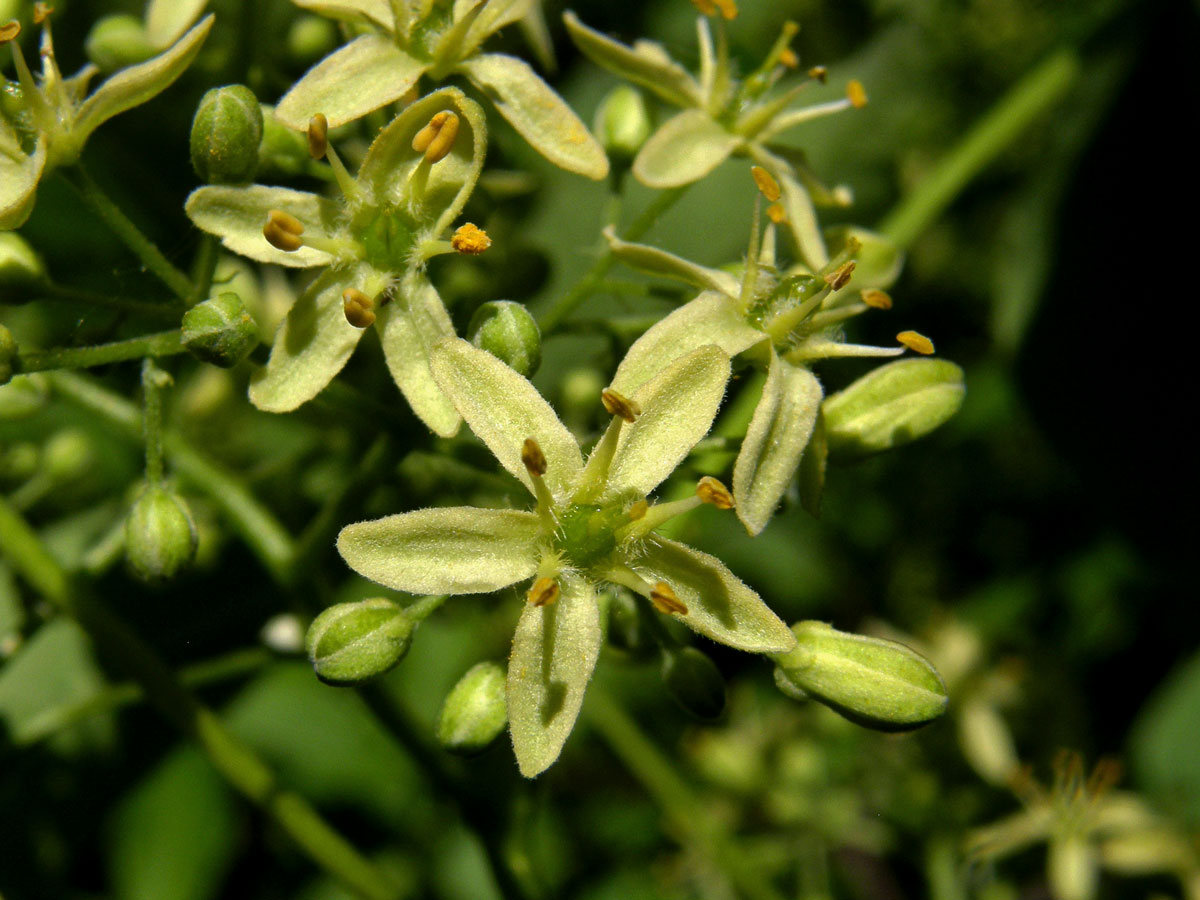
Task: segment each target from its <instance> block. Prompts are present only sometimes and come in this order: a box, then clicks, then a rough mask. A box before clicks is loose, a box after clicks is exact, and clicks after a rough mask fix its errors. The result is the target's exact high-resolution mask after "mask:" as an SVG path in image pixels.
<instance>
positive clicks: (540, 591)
mask: <svg viewBox="0 0 1200 900" xmlns="http://www.w3.org/2000/svg"><path fill="white" fill-rule="evenodd" d="M560 593H562V591H560V590H559V588H558V582H557V581H555V580H554V579H553V578H539V579H538V580H537V581H535V582H534V583H533V585H532V586H531V587H530V588H529V593H527V594H526V595H525V597H526V599H527V600H528V601H529V602H530V603H531V604H532V605H534V606H549V605H550V604H551V603H553V602H554V601H555V600H557V599H558V595H559V594H560Z"/></svg>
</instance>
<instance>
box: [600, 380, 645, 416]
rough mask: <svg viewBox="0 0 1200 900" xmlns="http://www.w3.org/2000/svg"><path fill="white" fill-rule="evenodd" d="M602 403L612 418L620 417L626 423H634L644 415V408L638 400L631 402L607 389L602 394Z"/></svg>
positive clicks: (622, 395)
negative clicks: (639, 404)
mask: <svg viewBox="0 0 1200 900" xmlns="http://www.w3.org/2000/svg"><path fill="white" fill-rule="evenodd" d="M600 402H601V403H603V404H604V409H605V410H606V411H607V412H608V414H609V415H610V416H620V417H621V418H622V419H624V420H625V421H626V422H632V421H633V420H634V419H636V418H637V417H638V416H640V415H641V414H642V408H641V407H640V406H638V404H637V401H636V400H630V399H629V398H628V397H626V396H625V395H624V394H620V393H618V392H617V391H614V390H613V389H612V388H605V389H604V390H602V391H601V392H600Z"/></svg>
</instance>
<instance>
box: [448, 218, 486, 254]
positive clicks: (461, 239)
mask: <svg viewBox="0 0 1200 900" xmlns="http://www.w3.org/2000/svg"><path fill="white" fill-rule="evenodd" d="M450 246H451V247H453V248H454V252H455V253H463V254H466V255H467V256H478V255H479V254H480V253H482V252H483V251H484V250H486V249H487V248H488V247H490V246H492V239H491V238H490V237H488V235H487V232H486V231H484V230H483V229H482V228H480V227H478V226H477V225H472V224H471V223H470V222H468V223H467V224H466V225H462V226H460V227H459V228H458V229H456V230H455V232H454V235H453V237H451V238H450Z"/></svg>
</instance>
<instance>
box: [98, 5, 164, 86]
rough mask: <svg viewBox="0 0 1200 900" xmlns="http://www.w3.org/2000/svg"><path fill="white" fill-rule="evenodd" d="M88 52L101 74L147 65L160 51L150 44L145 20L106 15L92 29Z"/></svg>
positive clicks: (129, 16) (135, 17)
mask: <svg viewBox="0 0 1200 900" xmlns="http://www.w3.org/2000/svg"><path fill="white" fill-rule="evenodd" d="M84 52H86V53H87V57H88V59H90V60H91V61H92V62H93V63H95V64H96V65H97V66H98V67H99V69H100V71H102V72H112V71H115V70H116V69H123V68H125V67H126V66H132V65H136V64H137V63H140V62H145V61H146V60H148V59H149V58H150V57H152V56H153V55H154V54H155V53H156V52H158V51H157V50H155V48H154V46H153V45H152V44H151V43H150V38H149V37H148V36H147V34H146V26H145V25H143V24H142V20H141V19H139V18H138V17H137V16H131V15H127V14H121V15H115V16H105V17H104V18H102V19H99V20H98V21H97V22H96V24H95V25H93V26H92V30H91V32H89V34H88V36H87V42H86V43H85V44H84Z"/></svg>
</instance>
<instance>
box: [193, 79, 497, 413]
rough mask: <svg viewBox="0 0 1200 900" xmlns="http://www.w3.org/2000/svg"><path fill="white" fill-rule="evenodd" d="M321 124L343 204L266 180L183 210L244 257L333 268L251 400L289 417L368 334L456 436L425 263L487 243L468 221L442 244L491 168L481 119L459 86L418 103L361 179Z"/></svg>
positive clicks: (448, 327) (215, 189)
mask: <svg viewBox="0 0 1200 900" xmlns="http://www.w3.org/2000/svg"><path fill="white" fill-rule="evenodd" d="M317 121H318V125H314V127H313V128H312V129H311V130H310V133H309V139H310V145H311V146H312V148H313V149H314V150H316V151H319V152H318V153H317V155H327V156H328V158H329V161H330V163H331V165H332V166H333V168H334V172H335V174H336V175H337V182H338V187H339V189H340V191H341V194H342V196H341V198H340V201H335V200H330V199H327V198H325V197H320V196H318V195H316V194H310V193H306V192H304V191H295V190H290V189H287V188H281V187H266V186H264V185H258V184H255V185H249V186H244V187H228V186H215V185H210V186H207V187H202V188H199V189H198V190H196V191H195V192H193V193H192V195H191V196H190V197H189V198H188V201H187V213H188V215H189V216H190V217H191V219H192V221H193V222H195V223H196V224H197V225H198V226H200V228H202V229H204V230H205V231H208V232H210V233H212V234H215V235H218V236H219V237H220V238H221V240H222V242H223V243H224V245H225V246H226V247H228V248H229V249H231V250H233V251H234V252H236V253H240V254H242V255H243V256H248V257H250V258H251V259H255V260H258V261H259V262H266V263H279V264H281V265H285V266H297V267H302V266H325V267H327V268H326V271H325V272H324V273H323V274H322V275H321V276H320V277H318V278H317V279H316V280H315V281H314V282H313V283H312V284H311V285H310V286H309V287H308V289H307V290H306V291H305V292H304V293H303V294H302V295H301V296H300V298H299V299H298V300H297V301H296V304H295V305H294V306H293V307H292V310H291V312H289V313H288V317H287V319H286V320H285V321H284V323H283V325H282V326H280V329H279V331H278V332H277V333H276V335H275V343H274V346H273V347H272V350H271V358H270V360H269V361H268V363H267V365H266V368H264V369H263V370H262V371H260V372H259V373H258V375H257V376H256V378H255V379H254V381H253V382H252V383H251V385H250V400H251V401H252V402H253V403H254V405H255V406H257V407H258V408H259V409H263V410H267V411H270V412H287V411H289V410H292V409H295V408H296V407H298V406H300V405H301V404H302V403H305V402H307V401H308V400H310V399H312V398H313V397H315V396H316V395H317V394H318V393H319V392H320V391H321V389H322V388H324V387H325V386H326V385H327V384H328V383H329V382H330V381H331V380H332V379H333V377H334V376H335V375H336V374H337V373H338V372H339V371H341V369H342V367H343V366H344V365H345V364H346V361H347V360H348V359H349V358H350V354H351V353H352V352H353V351H354V348H355V346H357V344H358V342H359V340H360V339H361V338H362V335H363V333H364V331H365V330H366V328H367V327H369V326H371V325H374V326H375V327H376V328H377V329H379V334H380V339H381V341H382V344H383V351H384V355H385V357H386V358H387V364H388V368H389V369H390V371H391V373H392V378H393V379H394V380H395V382H396V384H397V385H398V386H399V388H400V390H401V391H402V392H403V393H404V396H405V398H406V399H407V400H408V402H409V405H411V406H412V408H413V411H414V412H415V413H416V414H417V415H418V416H420V418H421V420H422V421H424V422H425V424H426V425H428V426H429V427H430V428H431V429H433V431H435V432H437V433H438V434H440V435H451V434H453V433H454V432H455V431H456V430H457V429H458V425H459V421H460V419H459V416H458V413H457V412H455V410H454V405H453V404H452V403H451V402H450V400H449V399H447V398H446V397H445V396H444V395H443V394H442V392H441V390H439V389H438V387H437V385H436V384H435V383H434V380H433V375H432V373H431V372H430V370H429V353H430V351H431V350H432V348H433V346H434V344H436V343H437V342H438V341H441V340H443V339H444V338H447V337H450V336H452V335H453V334H454V328H453V325H452V324H451V322H450V317H449V315H447V313H446V308H445V306H444V305H443V304H442V300H441V298H440V297H439V296H438V293H437V291H436V290H435V289H434V287H433V285H432V284H430V283H429V280H428V279H427V278H426V276H425V273H424V267H425V261H426V260H427V259H428V258H430V257H431V256H434V255H437V254H440V253H445V252H452V251H453V250H454V249H455V244H457V246H458V247H459V248H465V251H464V252H480V251H481V250H482V249H483V247H484V243H485V241H486V235H483V233H482V232H480V231H479V230H478V229H475V228H474V226H469V227H468V226H463V229H460V231H463V235H462V236H461V238H462V239H460V240H458V241H455V242H448V241H445V240H442V239H441V237H442V235H444V234H445V232H446V231H447V230H448V229H449V227H450V223H451V222H452V221H453V220H454V218H455V217H456V216H457V215H458V214H459V212H460V211H461V210H462V207H463V204H464V203H466V201H467V197H468V196H469V195H470V193H471V190H472V189H473V188H474V186H475V182H476V180H477V179H478V178H479V172H480V169H481V168H482V167H483V157H484V153H485V151H486V148H487V130H486V125H485V122H484V118H483V110H482V109H480V107H479V105H478V104H477V103H475V102H474V101H473V100H470V99H468V98H467V97H465V96H464V95H463V93H462V91H460V90H458V89H457V88H444V89H442V90H440V91H435V92H434V93H432V94H430V95H429V96H427V97H424V98H422V99H421V100H419V101H417V102H416V103H414V104H412V105H411V106H409V107H408V108H407V109H406V110H405V111H404V112H403V113H401V114H400V115H399V116H397V117H396V118H395V119H394V120H393V121H392V123H391V124H390V125H388V126H387V128H385V129H384V130H383V131H382V132H380V134H379V136H378V137H376V138H375V140H374V142H373V143H372V144H371V146H370V149H369V150H368V151H367V156H366V159H365V160H363V164H362V166H361V168H360V169H359V171H358V176H357V178H351V176H350V175H349V174H348V173H347V172H346V170H345V169H344V168H343V167H342V164H341V162H340V161H339V160H338V157H337V155H336V153H334V152H333V150H332V148H330V147H328V146H326V145H325V141H324V133H323V130H322V128H321V127H320V124H319V123H320V118H319V117H318V120H317ZM264 226H265V227H264ZM464 229H466V230H465V231H464ZM481 235H482V237H480V236H481Z"/></svg>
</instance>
